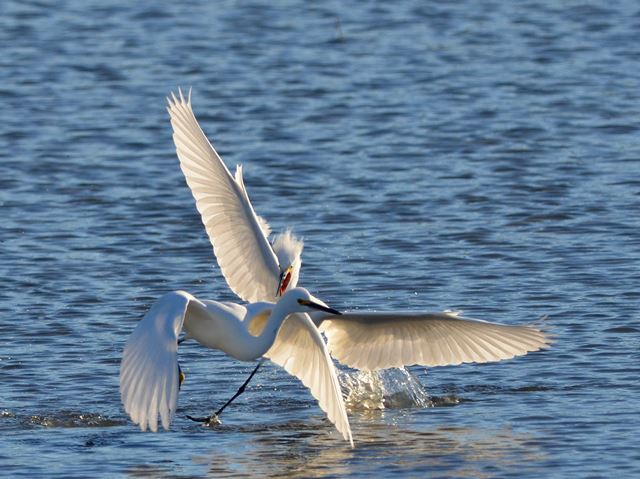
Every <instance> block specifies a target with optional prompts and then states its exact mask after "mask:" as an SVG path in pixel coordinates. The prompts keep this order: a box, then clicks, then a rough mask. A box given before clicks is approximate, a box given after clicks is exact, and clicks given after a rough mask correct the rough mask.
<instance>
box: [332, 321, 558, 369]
mask: <svg viewBox="0 0 640 479" xmlns="http://www.w3.org/2000/svg"><path fill="white" fill-rule="evenodd" d="M320 330H321V331H322V332H323V333H324V334H325V335H326V337H327V342H328V348H329V352H330V353H331V355H332V356H333V357H334V358H336V359H337V360H338V361H340V362H341V363H343V364H346V365H347V366H349V367H352V368H356V369H363V370H369V371H372V370H376V369H386V368H394V367H401V366H409V365H412V364H420V365H423V366H447V365H455V364H461V363H486V362H491V361H500V360H503V359H510V358H513V357H514V356H521V355H523V354H527V353H528V352H531V351H537V350H539V349H542V348H546V347H548V346H549V345H550V343H551V341H550V338H549V337H548V336H547V335H545V333H543V332H542V331H540V330H538V329H536V328H534V327H532V326H511V325H505V324H497V323H489V322H486V321H480V320H477V319H467V318H461V317H458V316H456V315H455V314H449V313H406V312H405V313H392V312H380V313H377V312H376V313H371V312H368V313H367V312H365V313H360V312H352V313H345V314H342V315H340V316H328V317H326V316H325V318H324V320H323V321H322V323H321V325H320Z"/></svg>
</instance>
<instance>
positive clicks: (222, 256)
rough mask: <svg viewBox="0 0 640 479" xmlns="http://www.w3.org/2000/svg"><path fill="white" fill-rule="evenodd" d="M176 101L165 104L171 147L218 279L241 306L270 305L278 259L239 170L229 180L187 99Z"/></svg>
mask: <svg viewBox="0 0 640 479" xmlns="http://www.w3.org/2000/svg"><path fill="white" fill-rule="evenodd" d="M179 96H180V98H179V99H178V98H176V97H175V95H173V94H172V99H167V100H168V102H169V106H168V107H167V110H168V111H169V115H170V116H171V126H172V127H173V141H174V143H175V145H176V152H177V153H178V158H179V159H180V167H181V169H182V172H183V173H184V176H185V178H186V180H187V184H188V185H189V188H191V193H192V194H193V197H194V198H195V200H196V208H197V209H198V211H199V212H200V216H201V218H202V223H203V224H204V226H205V229H206V230H207V234H208V235H209V240H210V241H211V244H212V245H213V251H214V253H215V255H216V258H217V259H218V264H219V265H220V269H221V270H222V274H223V275H224V277H225V279H226V280H227V283H229V287H230V288H231V289H232V290H233V292H235V293H236V294H237V295H238V296H240V298H242V299H244V300H245V301H248V302H255V301H266V300H273V299H275V295H276V289H277V288H278V283H279V280H280V267H279V265H278V258H277V257H276V255H275V253H274V252H273V250H272V248H271V245H270V244H269V241H268V240H267V235H268V232H269V228H268V225H267V223H266V221H264V220H263V219H262V218H259V217H258V216H257V215H256V213H255V211H254V210H253V206H252V205H251V202H250V201H249V197H248V196H247V191H246V189H245V187H244V183H243V181H242V168H241V167H239V166H238V169H237V171H236V177H235V178H234V177H232V176H231V173H230V172H229V170H228V169H227V167H226V166H225V164H224V163H223V161H222V158H220V156H218V153H216V151H215V150H214V149H213V146H211V144H210V143H209V140H207V137H206V136H205V134H204V132H203V131H202V129H201V128H200V125H199V124H198V121H197V120H196V117H195V115H194V114H193V110H192V109H191V95H189V98H188V99H187V100H185V98H184V97H183V95H182V92H180V95H179Z"/></svg>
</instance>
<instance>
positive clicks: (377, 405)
mask: <svg viewBox="0 0 640 479" xmlns="http://www.w3.org/2000/svg"><path fill="white" fill-rule="evenodd" d="M339 380H340V385H341V386H342V389H343V392H344V394H345V404H346V406H347V408H348V409H350V410H352V411H353V410H377V409H385V408H406V407H431V406H432V405H433V404H432V402H431V399H430V398H429V395H428V394H427V391H426V390H425V389H424V388H423V387H422V384H420V381H419V380H418V379H417V378H416V377H415V376H414V375H413V374H411V372H409V371H408V370H407V369H405V368H392V369H384V370H382V371H371V372H369V371H342V372H340V374H339Z"/></svg>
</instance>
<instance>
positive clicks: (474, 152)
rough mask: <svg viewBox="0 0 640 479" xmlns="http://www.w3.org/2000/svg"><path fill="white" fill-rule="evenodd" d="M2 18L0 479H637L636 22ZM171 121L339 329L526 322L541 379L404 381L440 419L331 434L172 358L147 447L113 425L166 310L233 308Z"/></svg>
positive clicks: (458, 13)
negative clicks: (207, 146)
mask: <svg viewBox="0 0 640 479" xmlns="http://www.w3.org/2000/svg"><path fill="white" fill-rule="evenodd" d="M130 3H131V2H123V1H114V2H108V5H105V4H104V2H97V1H88V2H80V1H74V0H68V1H61V2H55V3H53V2H38V1H35V2H23V1H20V2H18V1H11V0H9V1H5V2H3V3H2V5H1V6H0V44H2V46H3V48H2V52H3V54H2V57H1V58H0V63H1V68H0V79H1V80H2V81H0V101H1V104H2V108H1V109H0V145H2V148H0V214H1V215H2V216H1V217H2V222H1V226H0V254H1V256H0V258H1V261H0V284H2V285H3V287H2V288H0V336H1V337H2V341H1V342H0V372H1V377H2V382H3V387H2V392H1V393H0V431H1V434H0V466H1V470H2V471H3V473H4V474H6V475H7V476H11V477H50V476H52V475H58V476H64V477H87V476H91V477H123V476H124V477H126V476H133V477H200V476H206V475H210V476H214V477H223V476H239V477H240V476H248V475H253V476H267V477H270V476H278V477H281V476H283V475H284V476H292V477H296V476H300V477H343V476H352V477H370V475H371V474H374V473H375V474H377V475H381V476H382V475H384V476H389V475H392V474H393V475H395V476H397V477H416V476H432V477H469V476H471V477H496V476H499V477H519V478H521V477H540V476H544V477H567V476H579V477H587V476H592V477H597V476H601V477H602V476H612V475H614V474H617V475H620V476H621V477H631V476H634V475H640V453H639V452H638V451H640V420H639V419H638V418H639V417H640V414H639V413H640V400H639V399H638V398H639V397H640V383H639V381H638V377H639V376H640V348H639V346H640V319H639V312H640V311H639V310H640V308H639V302H640V292H639V290H638V285H639V284H640V261H639V256H640V234H639V231H640V228H639V227H640V180H639V178H640V136H639V131H638V130H639V128H640V115H639V113H638V112H639V111H640V110H639V107H638V106H639V105H640V88H639V86H640V50H639V49H638V42H637V39H638V38H640V8H639V7H638V6H637V3H636V2H631V1H614V2H586V3H582V2H577V1H576V2H574V1H568V2H562V3H557V2H552V1H536V2H533V1H529V2H516V3H513V4H511V3H507V2H496V3H494V4H491V6H490V7H488V6H487V5H486V4H483V5H480V4H477V3H476V2H471V1H460V2H452V3H447V4H446V5H428V4H426V3H425V2H419V1H407V2H401V3H395V2H387V3H380V4H366V5H364V4H363V5H359V6H352V7H346V6H344V5H343V4H342V3H341V2H327V3H323V4H322V5H309V4H307V2H300V1H298V2H296V1H291V2H283V3H279V4H278V5H279V6H273V5H271V3H270V2H263V3H260V2H237V1H221V2H199V1H192V2H174V3H173V4H165V5H157V6H155V5H152V4H151V3H148V2H143V4H142V5H132V4H130ZM179 85H181V86H183V87H189V86H193V88H194V97H193V102H194V109H195V111H196V114H197V115H198V117H199V119H200V120H201V122H202V124H203V126H204V128H205V130H206V132H207V133H208V134H209V136H210V137H211V138H213V139H214V140H215V142H216V145H217V146H218V150H219V151H220V153H221V154H222V155H223V157H224V158H225V160H226V161H227V163H228V164H229V165H230V166H232V165H234V164H236V163H242V164H244V165H245V182H246V184H247V187H248V189H249V192H250V194H251V197H252V200H253V201H254V204H255V206H256V209H257V211H258V213H259V214H261V215H263V216H265V217H266V218H268V219H269V220H270V222H271V224H272V226H273V227H274V229H275V230H280V229H282V228H285V227H287V226H292V227H294V229H295V232H296V233H297V234H299V235H301V236H303V237H304V238H305V240H306V248H305V251H304V258H303V259H304V266H303V270H302V277H301V284H303V285H305V286H306V287H308V288H309V289H311V290H312V291H313V292H314V293H315V294H317V295H318V296H319V297H321V298H323V299H325V300H326V301H327V302H328V303H330V304H331V305H332V306H335V307H337V308H340V309H353V308H363V309H414V310H441V309H446V308H454V309H460V310H464V311H465V313H466V314H467V315H468V316H471V317H479V318H484V319H489V320H495V321H501V322H505V323H513V324H516V323H525V322H529V321H534V320H536V319H538V318H539V317H541V316H543V315H549V319H548V325H549V327H550V328H551V329H552V331H553V333H554V334H555V336H556V343H555V344H554V347H553V348H552V349H551V350H549V351H546V352H543V353H539V354H532V355H529V356H527V357H524V358H519V359H515V360H512V361H507V362H504V363H498V364H490V365H475V366H473V365H468V366H460V367H450V368H437V369H432V370H429V371H428V372H427V371H426V370H425V369H424V368H413V369H411V372H412V373H413V375H414V376H415V377H416V378H417V379H418V380H419V381H420V382H421V383H422V385H423V386H424V388H425V389H426V391H427V392H428V393H429V394H430V395H431V397H432V398H433V400H434V404H435V406H436V407H429V408H387V409H385V410H383V411H368V412H364V411H361V410H358V411H354V412H353V413H352V414H351V422H352V428H353V432H354V438H355V441H356V444H357V447H356V448H355V449H350V448H349V447H348V445H347V444H346V443H344V441H342V440H341V438H340V437H339V435H338V434H337V433H336V432H335V431H334V429H333V427H332V426H331V425H330V424H329V423H328V422H327V421H326V420H325V418H324V415H323V414H322V412H321V411H320V410H319V408H318V407H317V405H316V403H315V401H314V400H313V398H312V397H311V396H310V394H309V393H308V392H307V391H306V390H305V389H304V388H303V387H302V386H301V385H300V384H299V383H298V382H297V381H296V380H295V379H294V378H291V377H289V376H288V375H287V374H286V373H284V372H283V371H282V370H280V369H279V368H277V367H275V366H269V367H268V368H266V369H265V371H264V372H262V373H260V375H259V376H258V377H257V378H256V381H255V382H254V383H253V385H252V386H251V387H250V388H249V391H248V392H247V393H246V394H245V396H244V397H242V398H241V399H239V400H238V403H237V404H236V405H235V406H233V407H232V408H230V409H229V410H228V411H227V412H225V416H224V418H223V419H224V423H223V425H222V426H220V427H217V428H213V429H206V428H202V427H201V426H199V425H197V424H195V423H191V422H190V421H188V420H186V419H185V417H184V416H185V415H186V414H192V415H201V414H203V413H206V412H209V411H210V410H212V409H214V408H215V407H216V406H219V405H220V404H221V403H222V402H223V401H225V400H226V399H227V398H228V397H229V395H230V394H232V393H233V392H234V391H235V389H236V388H237V387H238V385H239V384H240V383H241V382H242V380H243V379H244V377H245V375H246V374H248V372H249V371H250V369H251V367H252V366H251V364H245V363H239V362H236V361H232V360H230V359H228V358H226V357H225V356H224V355H222V354H218V353H216V352H211V351H207V350H203V349H202V348H199V347H197V346H196V345H190V344H185V347H184V348H183V349H182V352H181V361H182V364H183V366H184V369H185V372H186V373H187V382H186V383H185V385H184V388H183V390H182V391H181V396H180V410H179V413H178V415H177V418H176V421H175V424H174V427H173V428H172V431H171V432H169V433H162V434H142V433H140V432H139V431H138V430H137V428H136V427H135V426H134V425H132V424H131V422H130V421H128V419H127V417H126V416H125V414H124V412H123V411H122V409H121V406H120V400H119V393H118V367H119V361H120V355H121V351H122V347H123V344H124V342H125V340H126V338H127V336H128V335H129V334H130V332H131V331H132V329H133V328H134V326H135V324H136V321H138V320H139V319H140V318H141V317H142V315H143V314H144V312H145V311H146V310H147V309H148V308H149V306H150V305H151V304H152V303H153V301H154V300H155V299H156V298H158V297H159V296H160V295H161V294H163V293H165V292H168V291H171V290H175V289H185V290H188V291H190V292H192V293H193V294H196V295H198V296H202V297H206V298H211V299H218V300H233V299H235V298H234V297H233V295H232V293H231V292H230V291H229V290H228V288H227V286H226V284H225V282H224V280H223V279H222V278H221V276H220V274H219V271H218V268H217V265H216V264H215V260H214V258H213V256H212V251H211V247H210V245H209V243H208V240H207V238H206V236H205V233H204V231H203V228H202V227H201V224H200V219H199V217H198V215H197V212H196V210H195V207H194V205H193V201H192V198H191V195H190V192H189V191H188V189H187V187H186V185H185V182H184V179H183V177H182V174H181V172H180V169H179V167H178V161H177V158H176V156H175V152H174V147H173V144H172V141H171V130H170V125H169V121H168V115H167V113H166V111H165V107H164V96H165V95H167V94H168V93H169V92H170V91H171V90H172V89H175V88H177V87H178V86H179Z"/></svg>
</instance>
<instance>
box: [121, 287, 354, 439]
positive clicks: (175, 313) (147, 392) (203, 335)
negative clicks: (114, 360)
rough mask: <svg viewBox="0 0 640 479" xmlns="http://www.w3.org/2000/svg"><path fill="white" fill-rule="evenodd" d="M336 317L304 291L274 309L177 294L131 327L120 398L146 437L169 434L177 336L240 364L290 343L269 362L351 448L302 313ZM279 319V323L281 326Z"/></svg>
mask: <svg viewBox="0 0 640 479" xmlns="http://www.w3.org/2000/svg"><path fill="white" fill-rule="evenodd" d="M312 310H319V311H323V312H324V313H326V314H329V315H330V316H331V317H332V318H334V317H338V315H339V314H340V313H339V312H338V311H336V310H334V309H331V308H329V307H328V306H327V305H326V304H324V303H323V302H322V301H320V300H318V299H316V298H314V297H313V296H312V295H311V294H310V293H309V292H308V291H307V290H305V289H304V288H294V289H290V290H289V291H287V292H286V293H285V294H284V295H283V296H282V297H281V298H280V300H279V301H278V302H277V303H275V304H274V303H268V302H256V303H252V304H248V305H246V306H241V305H238V304H235V303H219V302H216V301H208V300H198V299H196V298H195V297H194V296H192V295H191V294H189V293H186V292H184V291H176V292H173V293H169V294H166V295H164V296H163V297H161V298H160V299H159V300H158V301H157V302H156V303H154V304H153V306H152V307H151V308H150V309H149V311H148V312H147V314H146V315H145V316H144V318H143V319H142V320H141V321H140V322H139V323H138V324H137V326H136V328H135V329H134V331H133V333H132V334H131V336H130V338H129V340H128V341H127V343H126V346H125V348H124V353H123V357H122V363H121V366H120V394H121V397H122V403H123V404H124V407H125V410H126V412H127V413H128V414H129V416H130V417H131V420H132V421H133V422H134V423H136V424H138V425H139V426H140V429H141V430H143V431H145V430H146V429H147V427H148V428H149V429H151V430H152V431H154V432H155V431H157V429H158V416H159V417H160V420H161V423H162V426H163V427H164V428H165V429H169V426H170V424H171V421H172V418H173V415H174V413H175V411H176V405H177V401H178V389H179V386H180V382H181V379H182V378H181V371H180V368H179V366H178V356H177V353H178V337H179V335H180V332H181V331H182V330H183V329H184V332H185V339H195V340H196V341H198V342H199V343H200V344H202V345H203V346H206V347H207V348H211V349H218V350H220V351H223V352H225V353H226V354H228V355H230V356H232V357H234V358H236V359H239V360H242V361H252V360H254V359H256V358H260V357H261V356H263V355H264V354H265V352H266V351H267V350H268V349H269V348H270V347H271V345H272V344H273V342H274V340H275V338H276V335H281V336H283V337H284V338H285V339H284V341H285V342H286V343H287V344H288V345H289V347H288V348H287V349H286V351H284V350H282V351H280V352H279V354H277V355H273V356H272V357H271V360H272V361H273V362H275V363H276V364H279V365H280V366H282V367H283V368H285V370H286V371H287V372H289V373H290V374H292V375H294V376H296V377H298V378H299V379H300V380H301V381H302V382H303V384H304V385H305V386H307V387H308V388H309V389H310V391H311V393H312V394H313V396H314V397H315V398H316V399H317V400H318V402H319V405H320V407H321V408H322V410H323V411H325V412H326V414H327V417H328V418H329V420H330V421H331V422H332V423H334V424H335V426H336V429H337V430H338V431H339V432H340V433H341V434H342V436H343V437H344V438H345V439H346V440H348V441H349V442H350V443H351V445H352V446H353V439H352V437H351V429H350V427H349V420H348V418H347V412H346V408H345V406H344V401H343V398H342V393H341V391H340V385H339V383H338V378H337V376H336V372H335V368H334V366H333V362H332V361H331V358H330V356H329V353H328V351H327V348H326V346H325V343H324V341H323V340H322V337H321V336H320V333H319V331H318V329H317V327H316V326H315V325H314V324H313V323H312V322H311V320H309V318H308V317H307V316H306V315H296V316H294V317H292V316H291V313H295V312H298V313H301V312H308V311H312ZM285 319H286V321H285Z"/></svg>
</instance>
